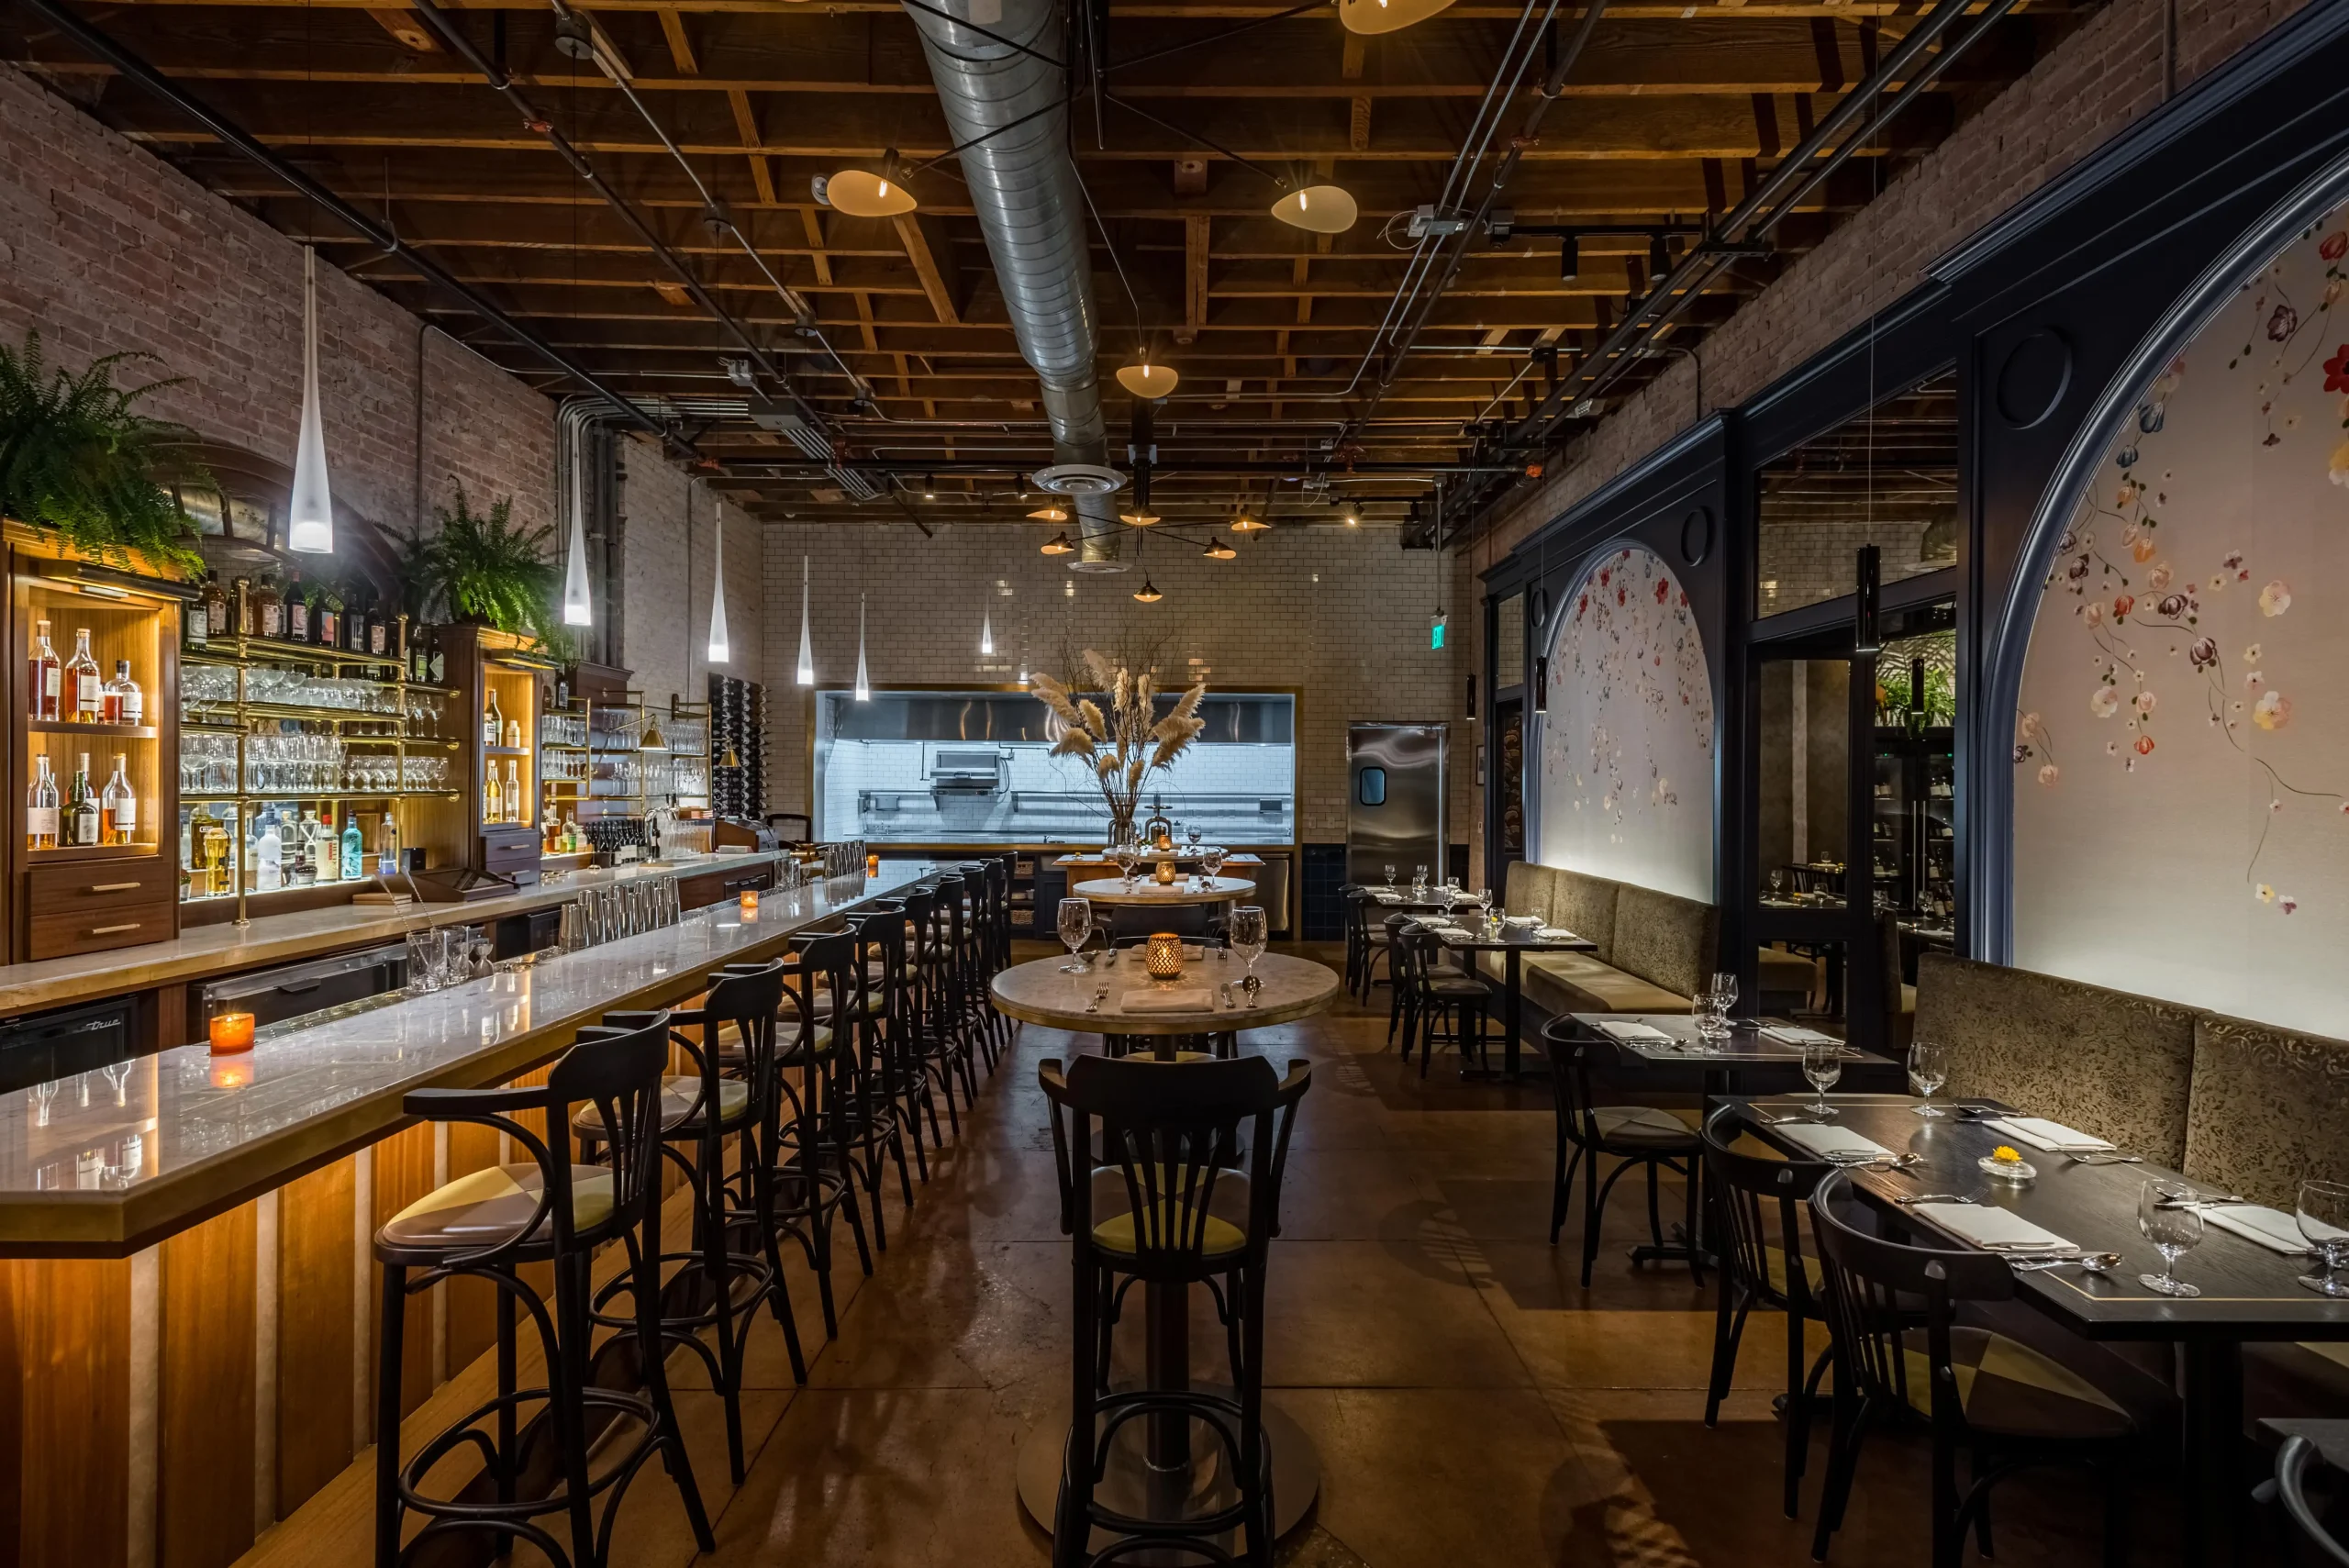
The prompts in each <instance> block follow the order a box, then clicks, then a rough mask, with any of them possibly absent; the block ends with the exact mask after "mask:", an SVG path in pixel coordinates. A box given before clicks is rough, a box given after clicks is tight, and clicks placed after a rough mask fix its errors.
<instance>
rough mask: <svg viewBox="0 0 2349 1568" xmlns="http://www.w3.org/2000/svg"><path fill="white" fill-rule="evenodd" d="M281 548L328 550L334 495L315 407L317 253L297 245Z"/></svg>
mask: <svg viewBox="0 0 2349 1568" xmlns="http://www.w3.org/2000/svg"><path fill="white" fill-rule="evenodd" d="M285 520H286V521H285V548H286V549H288V550H294V551H296V552H297V553H300V554H303V555H331V554H333V553H334V498H333V497H332V496H331V495H328V487H327V436H326V423H325V419H324V417H322V415H321V414H320V412H319V409H318V253H317V250H315V249H313V248H311V247H310V246H307V245H306V246H304V247H303V248H302V426H301V433H300V434H299V435H297V436H296V437H295V441H294V489H293V492H292V494H291V495H290V496H289V497H288V498H287V504H286V508H285Z"/></svg>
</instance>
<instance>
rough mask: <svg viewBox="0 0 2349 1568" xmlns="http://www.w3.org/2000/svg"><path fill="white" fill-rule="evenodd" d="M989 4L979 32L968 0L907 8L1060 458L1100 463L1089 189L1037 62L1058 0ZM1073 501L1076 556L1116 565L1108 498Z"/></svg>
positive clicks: (1052, 80) (1062, 94) (1049, 64)
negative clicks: (1040, 392) (1078, 172)
mask: <svg viewBox="0 0 2349 1568" xmlns="http://www.w3.org/2000/svg"><path fill="white" fill-rule="evenodd" d="M984 3H985V5H986V8H987V10H988V11H989V12H990V13H997V14H991V15H990V16H989V17H987V19H986V20H985V23H984V24H983V25H984V26H985V32H981V31H979V30H978V29H977V26H976V25H971V26H966V25H965V22H966V21H968V22H970V23H973V24H977V21H978V18H977V17H976V16H975V15H974V0H940V4H939V5H938V6H937V7H936V8H935V9H932V8H930V6H922V7H915V6H907V7H906V15H907V16H908V17H911V18H912V19H913V24H914V27H915V28H916V29H917V30H918V31H919V33H920V34H921V47H922V53H923V55H924V56H925V57H927V58H928V60H929V61H930V78H931V80H932V81H934V82H935V83H937V85H938V103H939V107H940V108H941V110H942V111H943V112H944V114H945V116H946V128H947V130H948V133H949V134H950V135H951V136H952V138H953V140H954V142H955V144H956V145H958V146H961V147H962V148H963V151H962V154H961V160H962V164H963V183H965V184H967V185H968V186H969V187H970V193H971V206H972V208H973V210H974V213H975V214H976V215H977V217H978V220H979V231H980V232H981V233H982V234H984V235H985V237H986V242H987V255H988V257H989V258H990V259H991V260H992V261H994V262H995V271H996V278H997V280H998V281H999V282H1000V283H1001V284H1002V287H1003V302H1004V306H1005V309H1006V311H1007V313H1008V315H1009V316H1010V317H1011V331H1012V336H1013V337H1014V339H1017V340H1018V342H1019V354H1020V357H1021V358H1022V359H1024V360H1026V361H1028V363H1029V365H1030V368H1032V369H1033V370H1034V371H1035V373H1036V379H1037V380H1038V381H1039V382H1040V383H1041V384H1042V387H1043V404H1044V413H1045V415H1046V417H1048V418H1050V419H1051V421H1052V458H1053V461H1054V462H1061V463H1068V462H1083V463H1097V464H1098V463H1103V462H1107V461H1108V426H1107V425H1106V424H1105V422H1104V420H1103V417H1102V413H1101V387H1100V384H1099V382H1098V380H1097V374H1096V370H1095V366H1096V363H1097V361H1098V360H1099V358H1100V352H1101V330H1100V320H1099V317H1098V316H1097V314H1096V312H1095V309H1094V304H1093V258H1092V248H1091V244H1090V241H1089V239H1087V236H1086V234H1085V193H1084V191H1083V189H1082V188H1081V187H1080V186H1079V185H1078V183H1077V178H1076V164H1075V162H1074V161H1073V160H1072V159H1071V158H1070V156H1069V151H1068V106H1067V83H1066V80H1065V76H1066V72H1065V71H1064V69H1063V67H1062V66H1060V65H1058V64H1056V63H1054V62H1053V61H1051V60H1050V59H1047V58H1042V57H1043V56H1044V55H1045V54H1046V52H1047V51H1046V50H1044V48H1043V47H1042V46H1043V45H1044V44H1045V43H1046V42H1048V41H1049V39H1050V36H1051V34H1052V31H1053V29H1054V28H1056V27H1057V26H1058V25H1059V22H1060V7H1059V6H1058V5H1057V4H1056V3H1055V0H1001V4H1000V6H997V5H996V3H995V0H984ZM949 13H952V15H950V14H949ZM988 34H993V35H996V36H994V37H989V36H987V35H988ZM1005 40H1011V41H1005ZM1022 46H1024V48H1023V47H1022ZM1027 50H1033V51H1034V52H1027ZM1071 500H1072V501H1073V502H1074V506H1073V507H1072V510H1073V511H1074V513H1075V514H1076V517H1077V519H1078V523H1079V525H1080V528H1079V539H1078V556H1077V563H1078V564H1088V565H1093V566H1096V567H1104V566H1110V565H1111V564H1112V563H1113V562H1116V561H1117V560H1118V557H1119V552H1120V545H1121V542H1122V541H1121V539H1120V534H1121V532H1122V528H1121V525H1120V524H1119V521H1118V517H1117V513H1116V510H1115V507H1114V506H1112V504H1111V501H1110V498H1109V497H1108V495H1075V496H1072V497H1071Z"/></svg>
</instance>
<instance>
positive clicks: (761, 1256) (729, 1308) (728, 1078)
mask: <svg viewBox="0 0 2349 1568" xmlns="http://www.w3.org/2000/svg"><path fill="white" fill-rule="evenodd" d="M784 983H785V974H784V966H783V965H782V963H781V962H767V963H763V964H736V965H729V966H728V967H727V968H725V969H721V970H719V971H718V973H716V974H715V975H713V976H712V977H711V979H710V984H709V988H708V990H707V992H706V993H705V994H704V995H703V996H702V1005H701V1006H698V1007H694V1008H675V1009H673V1010H671V1011H669V1012H667V1013H658V1014H655V1013H646V1014H637V1013H610V1014H607V1015H606V1021H607V1023H611V1024H615V1025H618V1026H619V1027H621V1028H637V1027H644V1026H649V1025H650V1024H651V1023H653V1022H654V1021H656V1020H661V1019H665V1020H666V1022H667V1026H668V1029H669V1040H670V1043H671V1045H672V1047H673V1048H674V1050H675V1051H677V1052H678V1053H679V1054H680V1055H682V1056H683V1057H684V1058H685V1062H686V1064H687V1065H688V1066H689V1067H690V1068H691V1069H692V1071H691V1072H689V1073H678V1074H672V1075H670V1076H668V1077H666V1078H664V1079H663V1080H662V1086H661V1113H662V1114H661V1130H660V1149H661V1152H662V1156H663V1157H664V1158H665V1159H666V1160H667V1161H668V1162H669V1163H670V1165H671V1167H672V1168H673V1169H674V1171H675V1172H676V1173H677V1174H678V1175H679V1176H680V1177H682V1178H683V1184H684V1185H685V1187H687V1188H688V1189H689V1190H690V1191H691V1193H692V1195H693V1234H692V1236H691V1237H690V1238H689V1240H688V1244H687V1245H686V1246H685V1248H683V1249H679V1250H675V1251H669V1252H666V1253H664V1254H662V1257H661V1259H660V1265H661V1268H662V1271H663V1272H664V1273H667V1274H668V1276H669V1278H668V1284H667V1285H666V1287H665V1288H664V1289H662V1292H661V1293H660V1294H661V1305H660V1314H661V1332H662V1337H663V1338H664V1339H665V1340H667V1341H668V1342H669V1343H671V1344H672V1345H674V1346H677V1347H679V1348H681V1349H684V1350H686V1351H690V1352H691V1353H692V1354H694V1355H695V1356H696V1357H698V1358H699V1359H700V1360H701V1362H702V1364H703V1366H704V1368H705V1369H706V1370H707V1372H708V1373H709V1382H710V1386H711V1387H712V1388H713V1389H715V1390H716V1391H717V1392H718V1396H719V1397H720V1399H721V1400H722V1402H723V1403H724V1406H725V1410H726V1440H727V1458H728V1460H729V1462H730V1464H731V1466H732V1472H733V1476H734V1480H735V1483H736V1484H737V1485H740V1482H741V1480H742V1477H743V1474H744V1468H743V1467H744V1462H745V1454H744V1451H743V1447H742V1413H741V1396H742V1369H743V1364H744V1359H745V1356H746V1354H747V1350H748V1344H749V1340H750V1333H751V1323H752V1322H753V1321H754V1320H755V1318H756V1317H757V1314H758V1308H759V1307H760V1306H761V1304H764V1305H765V1307H767V1309H768V1310H769V1311H770V1312H771V1313H772V1314H773V1315H774V1318H775V1320H776V1323H777V1325H778V1326H779V1327H780V1328H781V1329H783V1337H784V1346H785V1350H786V1351H788V1352H789V1353H790V1356H791V1370H792V1373H793V1375H794V1376H795V1377H796V1378H797V1379H798V1380H799V1381H800V1382H802V1383H805V1382H806V1381H807V1361H806V1358H805V1356H804V1354H803V1352H802V1351H801V1350H800V1346H799V1328H798V1319H797V1318H796V1316H795V1315H794V1314H793V1312H792V1310H791V1296H790V1292H789V1290H788V1288H787V1287H786V1285H785V1282H784V1273H783V1255H782V1250H781V1248H780V1246H779V1244H778V1230H777V1227H776V1226H775V1224H774V1222H773V1220H774V1213H775V1208H776V1202H775V1182H774V1173H773V1172H772V1171H771V1170H770V1169H769V1168H768V1165H767V1162H765V1161H764V1160H763V1159H761V1158H760V1149H761V1138H760V1133H761V1131H762V1123H763V1119H764V1113H765V1111H766V1109H767V1106H769V1104H770V1103H771V1102H772V1100H773V1099H774V1096H775V1095H776V1093H777V1089H776V1083H777V1079H778V1076H779V1073H778V1068H777V1065H776V1060H775V1021H774V1020H775V1012H776V1009H777V1008H779V1007H780V1006H782V1005H783V997H784ZM725 1035H731V1036H732V1037H733V1041H734V1047H735V1049H734V1053H733V1054H734V1061H735V1063H736V1065H734V1066H733V1067H732V1068H730V1069H729V1066H728V1065H727V1063H726V1061H725V1060H724V1053H723V1052H722V1051H721V1050H720V1040H721V1037H722V1036H725ZM572 1130H573V1134H574V1136H576V1137H577V1138H578V1140H579V1141H580V1145H581V1147H583V1148H596V1147H600V1146H603V1145H607V1144H616V1143H617V1142H618V1140H619V1137H620V1136H621V1135H618V1134H615V1133H614V1132H613V1131H612V1130H611V1129H608V1128H607V1127H605V1126H604V1125H603V1123H602V1121H601V1119H600V1118H598V1117H597V1115H596V1107H594V1106H582V1107H581V1108H580V1110H579V1111H578V1112H576V1113H574V1114H573V1118H572ZM633 1295H634V1286H633V1283H632V1280H621V1281H615V1282H613V1283H611V1284H607V1285H605V1287H604V1288H603V1289H602V1290H600V1291H599V1292H597V1293H596V1308H597V1310H598V1312H599V1313H603V1314H609V1313H612V1312H613V1311H615V1310H616V1308H615V1307H614V1304H615V1303H616V1302H619V1301H622V1300H623V1299H624V1298H626V1297H632V1296H633ZM611 1320H612V1319H611V1318H608V1317H602V1318H598V1321H607V1322H608V1321H611Z"/></svg>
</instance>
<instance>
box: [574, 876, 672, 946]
mask: <svg viewBox="0 0 2349 1568" xmlns="http://www.w3.org/2000/svg"><path fill="white" fill-rule="evenodd" d="M678 916H679V910H678V907H677V879H676V878H675V877H674V876H653V877H640V878H638V879H636V880H634V881H631V882H609V883H606V884H603V885H601V886H599V887H588V888H583V889H581V890H580V893H579V895H578V896H577V897H575V898H573V899H572V900H571V902H570V903H568V904H565V905H564V906H562V934H561V936H560V938H559V939H558V940H559V944H560V945H561V947H562V951H565V952H577V951H579V950H580V949H582V948H588V947H594V946H596V944H597V943H599V942H608V941H615V940H618V939H619V938H621V937H632V936H635V935H637V934H638V933H640V932H642V931H651V930H656V929H659V928H661V927H662V926H674V925H675V924H676V923H677V919H678Z"/></svg>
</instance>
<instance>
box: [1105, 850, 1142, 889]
mask: <svg viewBox="0 0 2349 1568" xmlns="http://www.w3.org/2000/svg"><path fill="white" fill-rule="evenodd" d="M1109 858H1110V859H1111V860H1113V861H1116V862H1118V870H1119V872H1120V873H1122V874H1123V875H1124V877H1125V879H1126V885H1127V886H1128V887H1131V886H1132V885H1133V884H1134V867H1136V866H1138V865H1140V864H1141V845H1140V844H1136V843H1132V842H1130V841H1120V842H1119V844H1118V845H1117V846H1116V847H1115V848H1113V849H1112V850H1110V851H1109Z"/></svg>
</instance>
